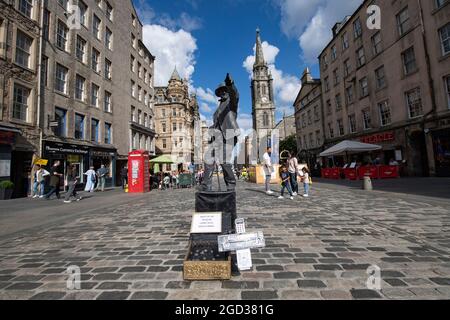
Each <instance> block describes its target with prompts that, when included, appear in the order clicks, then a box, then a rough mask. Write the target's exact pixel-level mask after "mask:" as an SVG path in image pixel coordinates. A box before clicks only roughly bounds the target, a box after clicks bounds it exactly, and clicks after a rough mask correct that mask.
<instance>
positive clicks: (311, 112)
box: [294, 68, 325, 168]
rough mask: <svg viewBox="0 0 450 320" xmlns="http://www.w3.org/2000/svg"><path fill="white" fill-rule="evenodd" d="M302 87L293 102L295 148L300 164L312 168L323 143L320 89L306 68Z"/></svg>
mask: <svg viewBox="0 0 450 320" xmlns="http://www.w3.org/2000/svg"><path fill="white" fill-rule="evenodd" d="M301 81H302V87H301V89H300V92H299V93H298V95H297V98H296V99H295V102H294V108H295V128H296V137H297V148H298V151H299V156H300V158H301V160H302V162H305V163H308V165H309V167H310V168H312V167H313V165H314V163H315V162H316V159H317V158H318V157H319V154H320V152H321V151H323V149H322V147H323V144H324V142H325V139H324V128H323V107H322V87H321V82H320V79H314V78H313V77H312V75H311V72H310V71H309V68H306V69H305V71H304V72H303V76H302V79H301Z"/></svg>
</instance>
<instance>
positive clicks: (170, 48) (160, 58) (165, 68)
mask: <svg viewBox="0 0 450 320" xmlns="http://www.w3.org/2000/svg"><path fill="white" fill-rule="evenodd" d="M143 38H144V43H145V45H146V46H147V48H149V50H150V52H151V53H152V54H153V55H154V56H156V60H155V85H156V86H165V85H167V82H168V81H169V79H170V76H171V74H172V72H173V69H174V68H175V67H177V70H178V72H179V74H180V76H181V77H183V78H186V79H191V76H192V74H193V73H194V71H195V63H196V60H195V51H196V50H197V41H196V39H195V38H194V37H193V36H192V34H191V33H189V32H186V31H184V30H178V31H172V30H170V29H168V28H166V27H164V26H161V25H156V24H151V25H144V27H143Z"/></svg>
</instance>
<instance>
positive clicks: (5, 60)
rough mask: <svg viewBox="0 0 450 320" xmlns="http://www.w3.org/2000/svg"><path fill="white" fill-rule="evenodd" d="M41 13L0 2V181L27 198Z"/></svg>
mask: <svg viewBox="0 0 450 320" xmlns="http://www.w3.org/2000/svg"><path fill="white" fill-rule="evenodd" d="M40 9H41V8H40V7H39V6H38V2H36V1H25V0H23V1H16V0H0V180H12V182H13V183H14V184H15V189H14V196H15V197H21V196H26V194H27V189H28V187H29V183H28V176H27V172H29V171H30V170H31V164H32V158H33V155H34V154H35V153H37V152H38V151H39V147H40V146H39V141H40V133H41V132H40V130H39V126H40V121H41V118H40V117H39V109H40V108H39V70H40V69H39V50H40V39H39V35H40V14H41V10H40Z"/></svg>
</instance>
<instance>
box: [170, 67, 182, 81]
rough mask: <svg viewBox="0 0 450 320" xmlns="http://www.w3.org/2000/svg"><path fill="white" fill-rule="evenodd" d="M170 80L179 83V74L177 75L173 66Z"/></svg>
mask: <svg viewBox="0 0 450 320" xmlns="http://www.w3.org/2000/svg"><path fill="white" fill-rule="evenodd" d="M170 80H178V81H181V77H180V74H179V73H178V70H177V67H176V66H175V69H174V70H173V73H172V76H171V77H170Z"/></svg>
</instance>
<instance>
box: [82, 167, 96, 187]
mask: <svg viewBox="0 0 450 320" xmlns="http://www.w3.org/2000/svg"><path fill="white" fill-rule="evenodd" d="M84 175H85V176H86V187H85V188H84V191H86V192H94V188H95V182H96V181H97V174H96V173H95V170H94V167H90V168H89V170H88V171H86V172H85V173H84Z"/></svg>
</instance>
